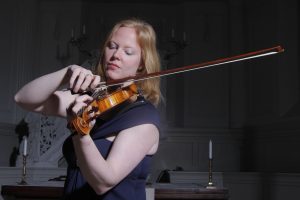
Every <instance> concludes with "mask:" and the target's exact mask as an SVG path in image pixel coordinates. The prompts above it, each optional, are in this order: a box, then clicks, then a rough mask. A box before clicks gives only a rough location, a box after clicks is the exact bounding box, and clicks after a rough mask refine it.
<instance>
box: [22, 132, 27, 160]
mask: <svg viewBox="0 0 300 200" xmlns="http://www.w3.org/2000/svg"><path fill="white" fill-rule="evenodd" d="M23 155H24V156H26V155H27V137H26V136H24V150H23Z"/></svg>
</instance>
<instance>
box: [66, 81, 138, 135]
mask: <svg viewBox="0 0 300 200" xmlns="http://www.w3.org/2000/svg"><path fill="white" fill-rule="evenodd" d="M136 95H138V90H137V86H136V85H135V84H134V83H132V84H130V85H129V86H126V87H122V88H118V89H117V90H115V91H113V92H111V93H105V94H104V95H97V96H96V97H95V98H94V100H93V101H92V102H91V103H90V104H89V105H88V106H87V107H85V108H84V109H83V110H82V112H80V113H79V114H78V115H77V116H76V117H75V118H74V119H73V120H72V121H71V122H70V124H69V128H70V129H71V130H72V131H74V132H75V131H76V132H77V133H79V134H81V135H87V134H89V133H90V131H91V129H92V128H93V127H91V126H90V122H91V121H92V120H94V119H96V118H97V117H99V116H100V115H103V114H104V113H106V112H108V111H110V110H111V109H112V108H115V107H116V106H118V105H120V104H121V103H123V102H125V101H127V100H129V99H130V98H132V97H134V96H136ZM90 106H91V107H92V109H91V110H89V109H88V107H90ZM90 112H94V116H93V117H92V118H91V117H90V116H89V114H90Z"/></svg>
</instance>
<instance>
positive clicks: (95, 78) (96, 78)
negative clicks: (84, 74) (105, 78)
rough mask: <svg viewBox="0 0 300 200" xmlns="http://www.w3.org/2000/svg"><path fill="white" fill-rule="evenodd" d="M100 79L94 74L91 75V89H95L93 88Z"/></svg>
mask: <svg viewBox="0 0 300 200" xmlns="http://www.w3.org/2000/svg"><path fill="white" fill-rule="evenodd" d="M100 81H101V78H100V76H98V75H94V76H93V81H92V83H91V85H90V87H91V88H92V89H95V88H96V87H97V86H98V85H99V84H100Z"/></svg>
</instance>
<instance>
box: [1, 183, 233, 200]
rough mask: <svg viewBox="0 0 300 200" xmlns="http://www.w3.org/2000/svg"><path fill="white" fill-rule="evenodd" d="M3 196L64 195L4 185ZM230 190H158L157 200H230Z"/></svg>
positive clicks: (52, 190)
mask: <svg viewBox="0 0 300 200" xmlns="http://www.w3.org/2000/svg"><path fill="white" fill-rule="evenodd" d="M1 194H2V195H3V197H4V199H48V200H49V199H60V198H61V197H62V194H63V187H61V186H36V185H35V186H30V185H24V186H23V185H3V186H2V190H1ZM228 196H229V195H228V190H227V189H224V188H216V189H206V188H174V189H172V188H156V189H155V200H164V199H168V200H179V199H199V200H200V199H201V200H213V199H216V200H217V199H218V200H220V199H223V200H225V199H228Z"/></svg>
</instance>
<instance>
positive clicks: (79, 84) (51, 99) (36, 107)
mask: <svg viewBox="0 0 300 200" xmlns="http://www.w3.org/2000/svg"><path fill="white" fill-rule="evenodd" d="M87 75H91V76H87ZM98 82H100V77H99V76H94V75H93V74H92V73H91V71H90V70H86V69H84V68H82V67H79V66H77V65H71V66H68V67H65V68H63V69H61V70H58V71H56V72H53V73H50V74H46V75H44V76H41V77H38V78H36V79H34V80H33V81H31V82H29V83H27V84H26V85H24V86H23V87H22V88H21V89H20V90H19V91H18V92H17V93H16V94H15V101H16V103H17V104H18V105H20V106H21V107H22V108H24V109H26V110H29V111H34V112H39V113H44V114H47V115H58V116H62V117H66V115H67V114H66V109H67V108H68V106H69V105H70V103H72V102H73V101H74V99H75V97H76V95H72V94H71V92H70V91H58V89H59V88H60V87H62V86H64V85H66V86H67V87H69V88H71V89H72V90H73V91H74V92H78V91H80V90H85V89H86V88H88V87H95V86H96V85H97V83H98Z"/></svg>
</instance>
